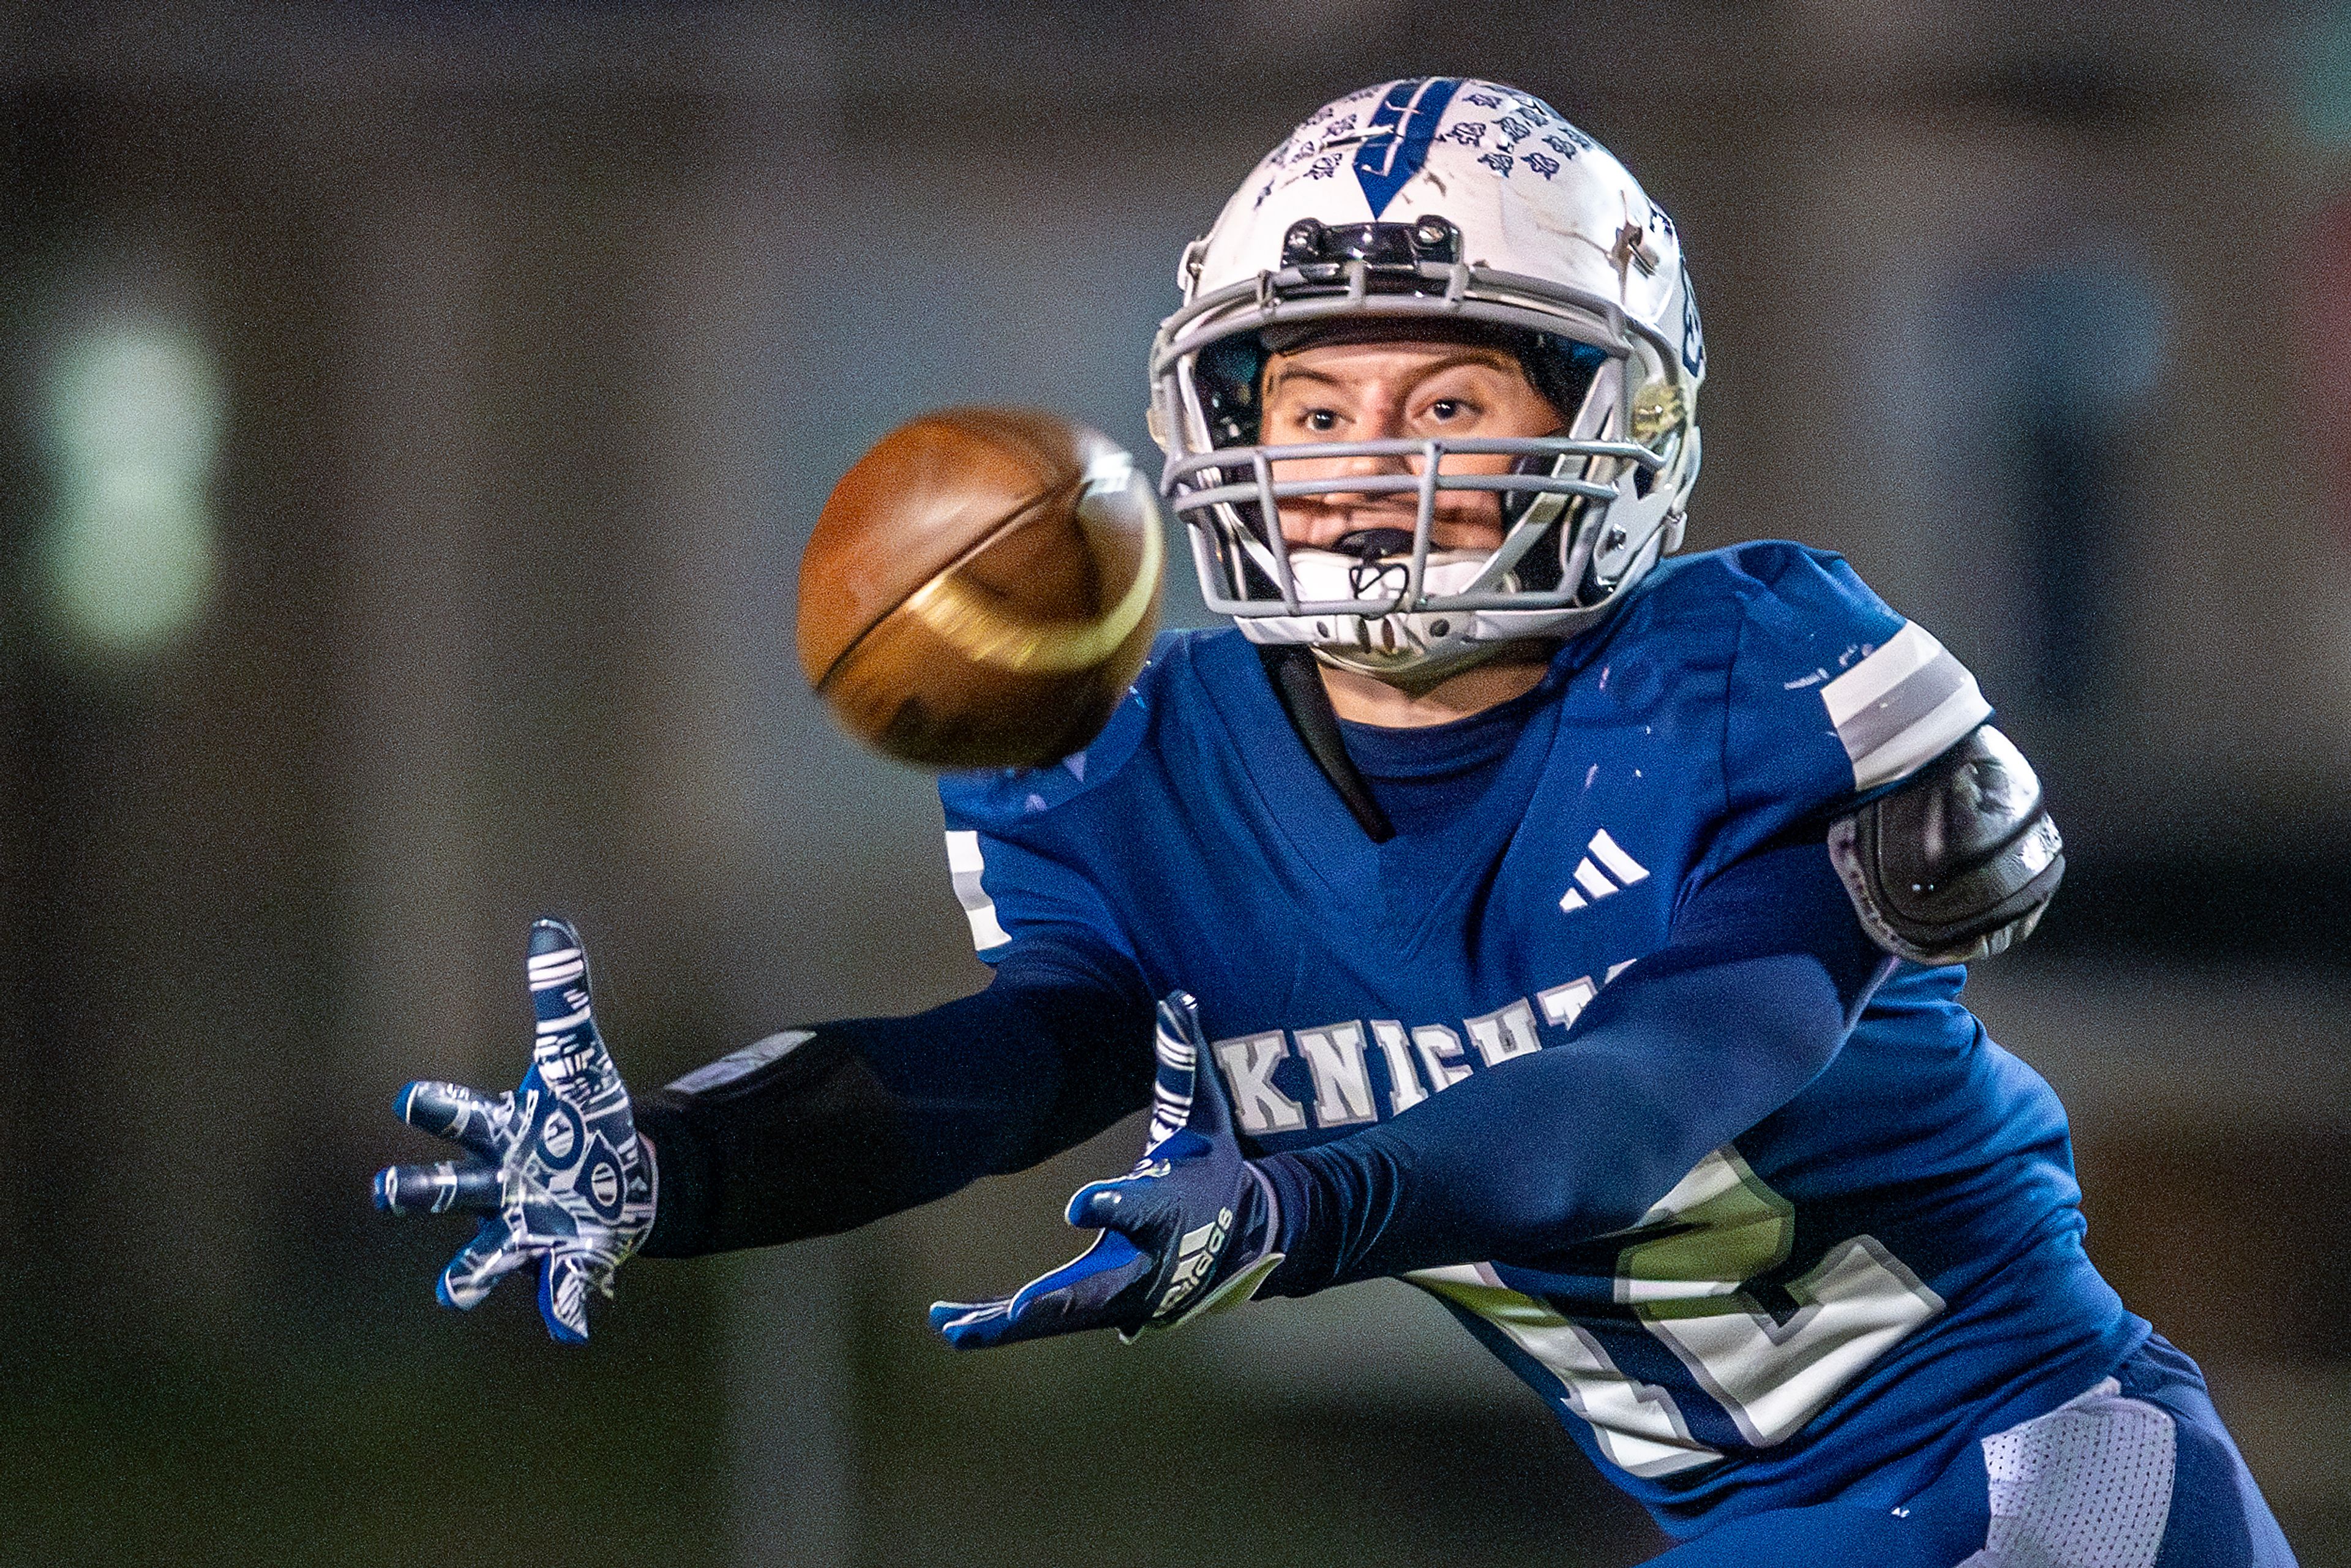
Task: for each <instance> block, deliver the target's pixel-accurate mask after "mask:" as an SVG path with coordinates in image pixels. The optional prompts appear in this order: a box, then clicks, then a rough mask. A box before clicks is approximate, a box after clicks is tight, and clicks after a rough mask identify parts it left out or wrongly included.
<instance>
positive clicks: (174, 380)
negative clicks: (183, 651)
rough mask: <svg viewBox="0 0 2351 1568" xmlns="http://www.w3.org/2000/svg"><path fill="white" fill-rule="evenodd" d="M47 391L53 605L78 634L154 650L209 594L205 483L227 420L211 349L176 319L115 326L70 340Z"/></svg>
mask: <svg viewBox="0 0 2351 1568" xmlns="http://www.w3.org/2000/svg"><path fill="white" fill-rule="evenodd" d="M47 392H48V397H47V423H48V434H49V438H50V439H49V445H50V449H51V452H52V454H53V455H54V457H55V459H56V463H57V475H56V486H55V490H54V494H55V497H56V500H57V509H56V512H55V514H54V515H53V517H51V519H50V530H49V533H48V536H47V539H46V540H45V541H44V545H43V549H42V550H41V553H40V563H41V570H42V575H43V577H44V578H45V582H44V584H43V586H44V587H45V589H46V591H47V599H48V601H49V604H50V607H51V609H52V611H53V612H55V613H56V615H57V619H58V620H59V622H62V623H63V625H64V626H65V628H66V629H67V630H68V632H71V633H73V634H74V636H75V637H76V638H77V639H78V640H79V641H82V642H85V643H90V644H94V645H96V646H97V647H99V648H102V649H107V650H111V651H118V652H125V653H131V652H137V651H140V650H141V649H145V648H149V647H152V646H154V645H155V644H157V643H162V642H164V641H166V640H167V639H169V638H170V637H172V635H173V634H175V633H176V632H180V631H181V630H182V629H183V628H184V627H185V626H186V625H187V624H188V623H189V622H191V621H193V619H194V618H195V617H196V615H197V614H198V613H199V612H201V611H202V610H203V608H204V602H205V601H206V600H207V599H208V598H209V597H210V596H211V591H212V586H213V580H214V559H213V556H214V551H213V521H212V515H211V509H210V507H209V506H208V504H207V499H206V495H205V490H206V486H207V484H208V482H209V480H210V477H211V474H212V465H213V457H214V452H215V451H216V449H217V448H218V445H219V441H220V429H221V418H222V408H221V394H220V385H219V381H218V378H217V377H216V375H215V374H214V368H213V362H212V357H211V356H210V354H208V353H207V352H206V351H205V350H204V347H203V345H201V344H199V343H197V342H196V341H194V340H193V339H191V338H190V337H188V336H187V335H186V334H184V333H182V332H178V331H175V330H172V329H168V328H159V327H127V326H120V325H115V326H110V327H107V328H104V329H98V330H94V331H91V332H89V333H86V334H84V335H82V336H81V337H79V338H78V339H76V340H72V341H71V342H69V343H68V345H67V347H66V350H65V351H64V353H63V354H62V355H60V356H59V358H58V360H57V364H56V368H55V371H54V373H53V374H52V376H51V378H50V382H49V385H48V389H47Z"/></svg>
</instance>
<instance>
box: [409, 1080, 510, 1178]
mask: <svg viewBox="0 0 2351 1568" xmlns="http://www.w3.org/2000/svg"><path fill="white" fill-rule="evenodd" d="M510 1103H512V1097H511V1096H507V1095H502V1096H500V1097H499V1098H497V1099H496V1100H493V1099H491V1098H490V1097H489V1096H488V1095H486V1094H484V1093H481V1092H478V1091H475V1090H472V1089H468V1088H466V1087H465V1085H464V1084H462V1083H443V1082H437V1081H435V1080H432V1079H424V1080H421V1081H419V1082H414V1083H408V1084H403V1085H402V1087H401V1091H400V1092H399V1093H398V1094H396V1095H394V1096H393V1097H392V1114H393V1115H395V1116H397V1117H399V1118H400V1119H401V1120H402V1121H403V1122H405V1123H407V1124H409V1125H410V1126H412V1127H413V1128H415V1129H416V1130H417V1131H418V1132H420V1133H430V1134H433V1135H434V1137H436V1138H447V1139H449V1140H450V1141H451V1142H452V1143H455V1145H457V1146H458V1147H460V1148H462V1149H464V1150H465V1152H466V1153H467V1154H469V1155H475V1156H477V1157H478V1158H481V1159H486V1160H489V1161H491V1162H493V1163H496V1160H497V1159H498V1157H499V1155H501V1154H502V1153H503V1152H504V1150H503V1149H502V1148H501V1146H500V1145H502V1143H503V1142H504V1139H503V1137H502V1136H501V1134H503V1133H504V1132H505V1129H506V1123H507V1107H508V1106H509V1104H510Z"/></svg>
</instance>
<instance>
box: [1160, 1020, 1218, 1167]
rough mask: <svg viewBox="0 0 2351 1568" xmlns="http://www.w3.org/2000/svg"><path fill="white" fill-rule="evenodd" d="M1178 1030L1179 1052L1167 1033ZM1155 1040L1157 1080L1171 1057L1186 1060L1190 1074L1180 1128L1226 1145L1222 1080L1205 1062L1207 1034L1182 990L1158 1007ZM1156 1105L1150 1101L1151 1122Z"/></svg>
mask: <svg viewBox="0 0 2351 1568" xmlns="http://www.w3.org/2000/svg"><path fill="white" fill-rule="evenodd" d="M1171 1028H1172V1029H1173V1030H1177V1031H1180V1033H1181V1036H1182V1040H1183V1049H1182V1050H1181V1051H1176V1050H1175V1047H1174V1046H1173V1044H1172V1043H1171V1042H1170V1041H1169V1039H1168V1035H1169V1030H1171ZM1158 1037H1159V1040H1160V1042H1161V1043H1160V1045H1159V1061H1160V1079H1161V1081H1162V1082H1165V1080H1166V1077H1167V1071H1168V1069H1167V1063H1168V1062H1169V1061H1170V1060H1171V1058H1176V1059H1185V1060H1188V1061H1190V1063H1191V1064H1192V1066H1191V1071H1187V1072H1186V1074H1185V1090H1186V1093H1185V1096H1184V1112H1185V1114H1184V1118H1183V1123H1182V1125H1183V1126H1184V1127H1185V1128H1186V1129H1187V1130H1189V1131H1191V1132H1194V1133H1196V1134H1199V1135H1200V1136H1202V1137H1203V1138H1206V1139H1207V1140H1209V1141H1210V1142H1212V1143H1225V1142H1229V1141H1230V1140H1231V1138H1232V1136H1233V1113H1232V1107H1231V1104H1230V1103H1229V1102H1228V1101H1227V1100H1226V1098H1225V1085H1224V1081H1223V1080H1222V1079H1220V1078H1218V1077H1217V1067H1216V1063H1215V1062H1214V1061H1211V1060H1210V1059H1209V1055H1208V1037H1207V1031H1206V1030H1203V1029H1202V1028H1201V1027H1200V1008H1199V1004H1198V1003H1196V1002H1195V1001H1194V1000H1193V999H1192V998H1191V997H1190V995H1189V994H1188V993H1186V992H1184V991H1175V992H1173V993H1171V994H1170V995H1169V996H1168V997H1167V998H1166V1000H1165V1001H1163V1002H1161V1003H1160V1004H1159V1025H1158ZM1156 1106H1157V1102H1156V1100H1155V1101H1154V1107H1155V1108H1154V1111H1153V1113H1152V1115H1153V1121H1154V1123H1156V1121H1157V1119H1158V1114H1159V1113H1158V1110H1157V1109H1156Z"/></svg>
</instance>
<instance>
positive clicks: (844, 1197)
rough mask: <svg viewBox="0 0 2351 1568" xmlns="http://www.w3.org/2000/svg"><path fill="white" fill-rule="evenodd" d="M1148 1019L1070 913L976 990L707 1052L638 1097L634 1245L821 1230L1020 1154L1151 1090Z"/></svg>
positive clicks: (1021, 1161)
mask: <svg viewBox="0 0 2351 1568" xmlns="http://www.w3.org/2000/svg"><path fill="white" fill-rule="evenodd" d="M1151 1030H1152V998H1151V995H1150V993H1149V992H1148V991H1147V990H1146V989H1144V982H1143V977H1142V975H1141V974H1140V973H1139V972H1138V971H1137V970H1136V969H1135V967H1134V961H1133V960H1132V959H1130V958H1128V957H1126V956H1123V955H1122V954H1118V953H1115V952H1113V951H1112V950H1110V949H1109V948H1108V947H1107V946H1104V945H1103V944H1102V943H1101V942H1100V941H1099V940H1089V939H1088V938H1087V936H1085V934H1084V933H1082V932H1081V931H1077V930H1074V929H1073V930H1072V931H1071V934H1070V935H1068V936H1051V935H1048V934H1045V933H1041V932H1040V933H1031V934H1029V935H1027V936H1024V937H1023V940H1022V942H1021V943H1020V945H1019V947H1018V948H1017V949H1016V950H1015V952H1014V953H1013V954H1012V955H1011V956H1008V957H1007V958H1005V959H1004V961H1003V962H1002V963H1001V964H999V965H998V967H997V972H996V978H995V979H994V981H993V982H992V983H990V984H989V986H988V987H987V989H985V990H983V991H980V992H978V993H977V995H974V996H969V997H966V998H962V999H960V1000H958V1001H953V1002H949V1003H947V1004H946V1006H944V1007H938V1008H933V1009H930V1010H929V1011H928V1012H924V1013H918V1014H916V1015H914V1017H911V1018H895V1019H847V1020H843V1021H840V1022H835V1023H825V1024H816V1025H812V1026H810V1028H809V1029H808V1030H792V1031H790V1033H789V1034H788V1035H787V1036H785V1037H781V1039H780V1040H779V1041H778V1044H779V1046H780V1049H779V1050H777V1051H774V1052H773V1053H772V1054H770V1055H769V1056H768V1058H767V1059H766V1060H757V1059H756V1057H755V1053H744V1058H737V1059H733V1060H735V1061H741V1062H742V1063H743V1064H742V1066H741V1068H740V1071H733V1070H731V1069H730V1068H729V1066H728V1065H727V1064H725V1063H713V1064H712V1065H711V1067H709V1068H706V1069H705V1070H703V1071H700V1072H695V1073H690V1074H688V1075H687V1076H686V1077H685V1078H683V1079H681V1080H679V1081H678V1082H677V1083H675V1084H673V1085H671V1086H670V1087H669V1088H667V1089H664V1090H659V1091H655V1092H653V1093H650V1094H646V1095H643V1096H642V1097H640V1099H639V1102H638V1105H637V1113H636V1114H637V1126H638V1128H639V1129H640V1130H641V1131H642V1132H643V1134H644V1135H645V1137H646V1139H647V1141H648V1142H650V1143H651V1144H652V1145H653V1147H654V1149H655V1150H656V1152H657V1154H658V1155H659V1159H660V1165H661V1194H660V1197H661V1203H660V1210H659V1213H658V1215H657V1217H656V1218H655V1220H654V1223H653V1232H652V1234H651V1235H650V1236H648V1237H647V1238H646V1239H645V1243H644V1246H643V1251H644V1252H646V1253H647V1254H649V1255H653V1256H666V1257H690V1256H694V1255H696V1254H699V1253H705V1252H719V1251H726V1250H728V1249H735V1248H741V1247H763V1246H768V1245H770V1244H772V1243H775V1242H779V1241H790V1240H795V1239H799V1238H801V1237H806V1236H822V1235H829V1234H831V1233H832V1232H835V1231H840V1230H847V1229H851V1228H854V1227H856V1226H859V1225H862V1224H864V1223H865V1222H866V1221H868V1220H871V1219H876V1218H880V1217H882V1216H883V1215H885V1214H893V1213H895V1212H897V1211H898V1210H900V1209H903V1208H911V1207H914V1206H915V1205H917V1204H921V1203H927V1202H929V1201H930V1200H931V1199H933V1198H936V1197H945V1196H946V1194H948V1193H951V1192H954V1191H956V1189H957V1188H959V1187H962V1186H966V1185H967V1184H968V1183H970V1182H972V1181H974V1180H976V1179H977V1178H978V1177H980V1176H989V1175H994V1174H997V1173H999V1172H1004V1171H1012V1170H1019V1169H1021V1168H1023V1167H1025V1166H1031V1165H1034V1164H1036V1163H1037V1162H1038V1161H1039V1160H1041V1159H1044V1158H1046V1157H1047V1156H1048V1155H1053V1154H1056V1153H1058V1152H1059V1151H1061V1150H1062V1149H1065V1148H1069V1147H1071V1146H1072V1145H1076V1144H1080V1143H1082V1142H1084V1141H1085V1140H1086V1139H1087V1138H1090V1137H1092V1135H1093V1134H1096V1133H1098V1132H1100V1131H1102V1129H1103V1128H1104V1127H1107V1126H1109V1125H1110V1124H1112V1123H1113V1122H1115V1121H1117V1120H1118V1119H1119V1118H1120V1117H1121V1116H1123V1115H1125V1114H1126V1113H1128V1112H1130V1111H1133V1110H1134V1109H1135V1108H1136V1107H1138V1106H1140V1105H1143V1104H1144V1103H1147V1102H1148V1101H1149V1100H1150V1098H1151V1080H1152V1058H1151V1054H1150V1052H1149V1051H1147V1050H1145V1049H1144V1041H1146V1040H1149V1039H1150V1038H1151ZM794 1037H799V1038H794ZM745 1058H751V1060H745Z"/></svg>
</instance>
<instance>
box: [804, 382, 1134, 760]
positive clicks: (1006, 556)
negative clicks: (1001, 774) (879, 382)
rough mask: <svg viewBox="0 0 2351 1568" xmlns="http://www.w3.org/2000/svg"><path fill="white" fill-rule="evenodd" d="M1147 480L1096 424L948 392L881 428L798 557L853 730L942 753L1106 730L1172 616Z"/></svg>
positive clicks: (1061, 743) (832, 698) (1079, 740)
mask: <svg viewBox="0 0 2351 1568" xmlns="http://www.w3.org/2000/svg"><path fill="white" fill-rule="evenodd" d="M1164 564H1165V540H1164V538H1163V535H1162V533H1161V527H1160V517H1159V507H1158V503H1157V500H1156V499H1155V497H1154V496H1153V494H1152V490H1151V485H1150V482H1149V480H1148V479H1147V478H1146V477H1145V476H1143V475H1142V474H1139V473H1137V472H1136V471H1135V466H1134V459H1133V458H1131V457H1130V456H1128V455H1127V454H1126V452H1125V451H1124V449H1123V448H1122V447H1120V446H1118V445H1117V444H1115V443H1113V442H1112V441H1110V440H1109V439H1108V438H1107V437H1105V436H1103V435H1101V434H1098V433H1096V432H1094V431H1092V430H1088V429H1086V428H1085V427H1084V426H1083V425H1078V424H1071V423H1069V422H1068V421H1066V420H1062V419H1058V418H1056V417H1054V416H1053V415H1051V414H1050V413H1036V412H1034V411H1031V410H1028V409H1014V408H950V409H942V410H940V411H939V412H937V413H927V414H925V415H924V416H923V417H922V418H920V419H917V420H915V421H914V422H913V423H908V424H904V425H901V426H899V427H898V428H897V429H896V430H893V431H892V432H891V433H890V434H887V435H885V436H883V438H882V439H881V441H880V442H878V443H877V444H875V445H874V447H873V449H872V451H870V452H868V453H867V454H866V455H864V456H862V457H861V458H859V459H858V460H857V464H856V465H855V466H854V467H852V468H851V469H850V471H849V472H848V473H847V474H845V475H843V476H841V483H840V484H838V485H836V486H833V491H832V496H831V498H830V499H829V500H827V501H826V502H825V504H824V513H823V515H822V516H821V517H819V518H818V519H817V525H816V532H815V533H814V534H813V535H812V536H810V539H809V542H808V549H807V550H806V552H805V553H803V554H802V555H801V557H800V580H799V648H800V667H801V669H803V670H804V671H806V672H807V674H808V678H809V683H810V685H813V686H814V687H815V688H816V690H817V694H818V695H820V696H821V697H823V699H824V701H825V704H826V706H829V707H830V708H831V710H832V713H833V715H834V716H836V717H837V718H839V719H840V721H841V724H842V725H844V726H845V727H847V728H848V729H849V732H850V733H851V734H852V735H854V736H856V737H858V738H859V739H861V740H863V741H866V742H868V743H869V744H871V745H872V746H873V747H876V748H877V749H879V750H881V751H883V752H885V753H887V754H888V755H890V756H892V757H894V758H899V759H900V760H901V761H904V762H911V763H914V764H915V765H917V766H919V767H924V768H999V767H1041V766H1042V765H1044V764H1046V763H1049V762H1052V761H1055V760H1058V759H1059V758H1064V757H1067V756H1069V755H1071V753H1072V752H1075V751H1079V750H1081V749H1082V748H1083V747H1085V745H1086V743H1087V742H1088V741H1091V740H1092V738H1093V737H1095V736H1096V735H1097V734H1099V733H1101V730H1102V726H1103V724H1105V723H1106V722H1108V720H1109V718H1110V715H1111V710H1112V709H1113V708H1114V707H1115V706H1117V705H1118V700H1119V698H1120V696H1121V695H1123V694H1124V693H1125V691H1126V688H1127V686H1128V685H1130V684H1131V683H1132V682H1133V681H1134V676H1135V672H1137V671H1138V670H1140V669H1141V668H1142V667H1143V660H1144V654H1145V653H1147V652H1148V651H1149V649H1150V646H1151V636H1152V632H1153V631H1154V629H1155V627H1156V626H1157V624H1158V620H1159V586H1160V578H1161V575H1162V570H1163V567H1164Z"/></svg>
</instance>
